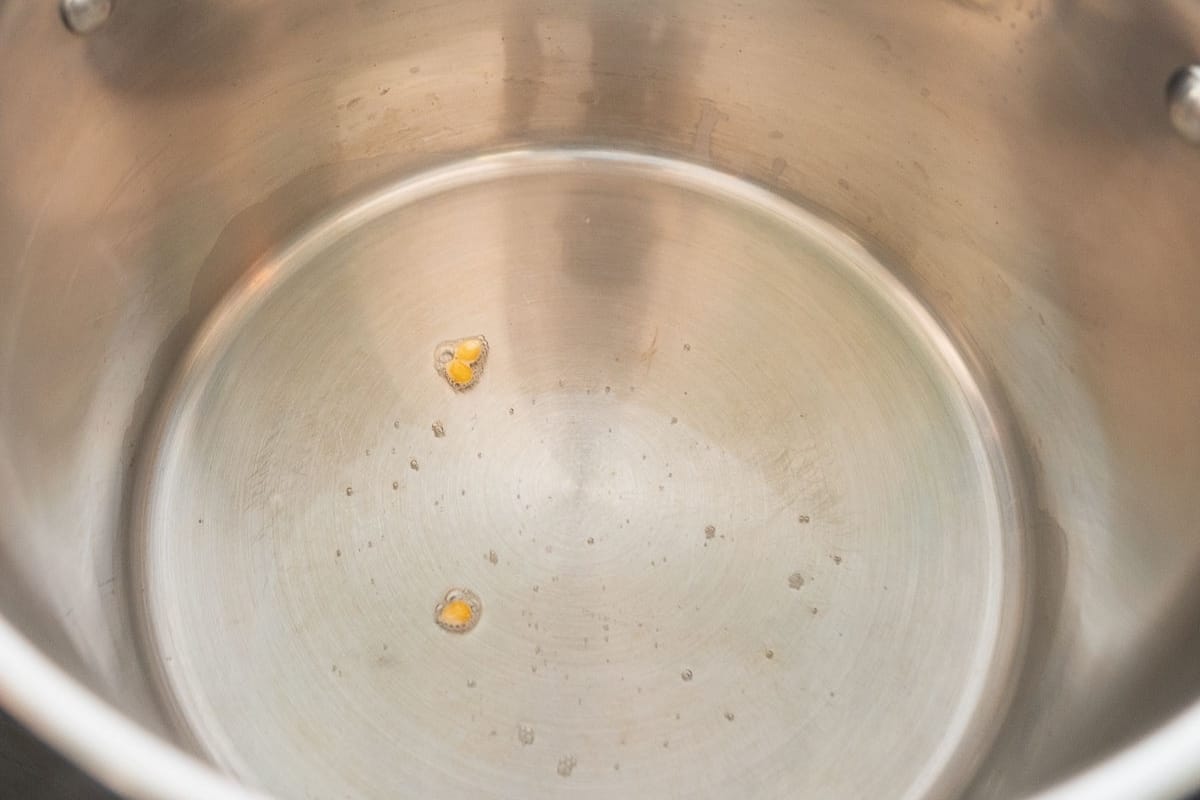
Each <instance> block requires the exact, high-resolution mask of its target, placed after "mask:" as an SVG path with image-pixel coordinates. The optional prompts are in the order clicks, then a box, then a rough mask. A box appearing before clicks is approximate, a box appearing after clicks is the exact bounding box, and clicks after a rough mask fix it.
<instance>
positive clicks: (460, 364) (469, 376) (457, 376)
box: [446, 358, 475, 386]
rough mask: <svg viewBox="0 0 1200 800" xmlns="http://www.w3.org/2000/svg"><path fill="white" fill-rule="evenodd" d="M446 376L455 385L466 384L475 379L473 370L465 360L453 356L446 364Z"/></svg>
mask: <svg viewBox="0 0 1200 800" xmlns="http://www.w3.org/2000/svg"><path fill="white" fill-rule="evenodd" d="M446 377H447V378H449V379H450V381H451V383H453V384H455V385H456V386H468V385H470V383H471V381H473V380H474V379H475V370H473V369H471V365H470V364H468V363H467V362H466V361H462V360H461V359H458V358H454V359H451V360H450V363H448V364H447V365H446Z"/></svg>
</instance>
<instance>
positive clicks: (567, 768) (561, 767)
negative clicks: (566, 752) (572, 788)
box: [558, 756, 576, 778]
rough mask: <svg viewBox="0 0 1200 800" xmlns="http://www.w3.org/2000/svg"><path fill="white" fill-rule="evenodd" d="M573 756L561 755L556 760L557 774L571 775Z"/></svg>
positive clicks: (573, 767)
mask: <svg viewBox="0 0 1200 800" xmlns="http://www.w3.org/2000/svg"><path fill="white" fill-rule="evenodd" d="M575 763H576V762H575V756H563V757H562V758H560V759H559V760H558V774H559V775H561V776H563V777H564V778H569V777H571V773H572V772H574V771H575Z"/></svg>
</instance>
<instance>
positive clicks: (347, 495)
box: [346, 486, 354, 497]
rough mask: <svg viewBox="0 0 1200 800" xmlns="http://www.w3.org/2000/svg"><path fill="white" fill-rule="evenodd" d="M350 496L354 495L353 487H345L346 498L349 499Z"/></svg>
mask: <svg viewBox="0 0 1200 800" xmlns="http://www.w3.org/2000/svg"><path fill="white" fill-rule="evenodd" d="M352 494H354V487H353V486H347V487H346V497H349V496H350V495H352Z"/></svg>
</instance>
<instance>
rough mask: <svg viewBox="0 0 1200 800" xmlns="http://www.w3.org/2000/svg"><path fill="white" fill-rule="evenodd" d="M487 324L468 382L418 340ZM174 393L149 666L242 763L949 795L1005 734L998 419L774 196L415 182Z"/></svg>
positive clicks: (694, 792)
mask: <svg viewBox="0 0 1200 800" xmlns="http://www.w3.org/2000/svg"><path fill="white" fill-rule="evenodd" d="M470 331H482V332H484V334H485V335H486V336H487V339H488V342H489V356H488V359H489V360H488V368H487V370H486V372H484V373H483V374H482V376H481V378H480V381H479V383H478V385H476V386H475V387H473V388H472V389H470V390H469V391H467V392H463V393H456V392H454V391H452V390H451V388H450V387H449V386H447V385H446V383H445V382H444V381H443V380H442V379H441V377H440V375H439V374H438V373H437V371H436V370H435V369H434V365H433V360H432V358H431V355H432V353H433V349H434V345H435V344H436V343H437V342H438V341H439V340H444V339H448V338H451V337H450V335H449V334H453V333H456V332H470ZM162 413H163V414H164V421H163V423H162V426H161V430H160V431H159V432H156V433H155V434H152V437H151V439H150V440H148V442H147V445H146V446H147V448H148V449H149V451H150V455H149V456H148V460H147V473H146V475H145V476H144V477H145V481H146V485H145V487H144V495H143V494H142V493H139V496H138V498H137V500H136V505H137V508H138V509H139V511H142V510H144V517H143V518H141V519H139V520H137V521H136V525H137V529H138V531H137V532H138V534H139V538H137V539H135V543H134V552H135V553H136V554H138V555H139V556H140V557H141V558H140V559H139V562H140V563H139V567H138V574H137V579H138V580H139V582H140V588H139V595H140V596H141V597H142V603H143V606H144V609H143V610H144V614H145V617H146V620H147V623H148V628H149V636H150V639H151V641H152V647H153V658H152V660H153V661H154V663H157V664H161V665H162V673H163V679H164V682H165V684H166V688H167V691H168V693H169V695H170V697H171V700H172V702H173V704H174V705H175V706H176V708H177V713H178V715H179V717H180V720H181V722H182V723H183V725H184V726H185V727H186V728H188V729H190V730H191V731H192V732H193V733H194V735H195V736H196V738H197V740H198V741H199V742H200V744H201V745H202V746H203V748H204V749H205V750H206V751H208V752H210V753H211V754H212V756H213V757H214V759H215V760H216V761H217V763H219V764H222V765H223V766H226V767H228V768H230V769H231V770H232V771H234V772H235V773H236V774H239V775H241V776H243V777H245V778H246V779H247V780H249V781H250V782H251V783H252V784H254V785H259V786H262V787H264V788H268V789H271V790H274V791H278V792H279V793H281V794H282V795H284V796H304V795H305V794H306V793H307V794H312V795H315V796H329V795H334V794H337V793H338V792H342V791H349V792H350V793H352V794H369V793H371V792H372V791H380V790H386V787H391V789H392V790H393V791H404V792H405V793H410V792H411V793H417V794H424V795H436V796H438V797H514V796H534V795H536V796H549V795H557V794H564V795H567V794H569V795H572V796H591V797H612V796H614V795H617V794H628V793H631V792H632V793H644V794H647V795H654V796H668V795H680V796H697V797H699V796H705V797H730V796H750V795H752V796H755V797H784V796H793V795H795V794H796V793H800V794H809V793H813V794H817V793H828V794H829V795H830V796H863V797H865V796H872V795H876V796H878V795H881V794H888V795H894V796H897V797H927V796H948V795H949V794H951V793H954V792H956V791H959V790H961V788H962V785H963V783H964V782H965V780H966V779H968V778H969V777H970V774H971V773H970V771H969V769H964V767H963V765H970V764H972V763H974V762H975V761H976V760H977V758H978V757H979V755H981V753H982V751H983V749H985V748H986V745H987V742H988V738H989V737H990V735H991V734H992V733H994V730H995V728H996V721H997V715H998V712H999V710H1000V708H1001V707H1002V702H1003V700H1004V699H1005V696H1006V695H1005V691H1006V687H1007V684H1008V683H1009V682H1010V679H1011V677H1012V676H1011V667H1012V665H1013V663H1014V659H1013V651H1014V649H1015V647H1016V644H1017V638H1016V631H1017V629H1018V627H1019V622H1020V620H1019V617H1020V614H1021V613H1022V602H1021V594H1020V593H1021V586H1020V575H1021V574H1022V565H1021V562H1020V549H1021V536H1022V531H1021V530H1020V529H1019V528H1018V525H1017V519H1016V511H1015V509H1016V499H1015V497H1014V495H1013V492H1012V487H1011V485H1010V483H1009V478H1008V474H1007V465H1006V463H1005V460H1004V456H1003V454H1002V453H1001V452H1000V451H998V450H997V449H996V447H997V434H996V432H995V430H994V426H993V424H992V423H991V421H990V419H989V418H988V410H987V409H986V407H985V406H984V405H983V403H982V399H981V398H980V396H979V393H978V389H977V387H976V386H975V385H974V384H973V382H972V381H971V379H970V377H969V375H968V374H967V372H966V370H965V369H964V366H963V364H962V362H961V360H960V359H959V358H958V356H957V354H956V353H955V352H954V351H953V349H952V348H951V346H950V345H949V342H948V341H947V340H946V338H945V336H944V335H943V334H942V333H941V332H940V331H939V330H938V329H937V328H936V326H935V325H934V324H933V322H932V320H931V319H930V318H929V317H928V316H927V315H926V314H925V313H924V311H923V310H922V309H921V307H920V306H919V304H918V303H917V302H916V301H915V299H914V298H912V297H911V295H908V294H907V293H906V292H905V291H904V290H903V289H902V288H901V286H900V284H899V283H898V282H897V281H895V280H894V279H893V278H892V277H891V276H890V274H889V273H888V272H887V271H886V270H885V268H884V267H882V266H881V265H880V264H878V263H877V262H875V261H874V260H873V259H871V257H870V256H869V255H868V254H867V253H866V252H865V251H864V250H862V248H861V247H859V246H858V245H857V244H856V243H855V242H854V241H853V240H852V239H850V238H849V237H846V236H845V235H844V234H841V233H840V232H838V231H836V229H833V228H831V227H829V226H826V225H824V224H822V223H820V222H819V221H817V220H816V219H815V218H813V217H811V216H809V215H806V214H803V213H802V212H800V211H799V210H798V209H796V208H794V207H790V206H789V205H788V204H786V203H785V202H783V201H781V200H779V199H778V198H776V197H773V196H771V195H769V194H767V193H766V192H763V191H762V190H759V189H756V188H754V187H753V186H751V185H749V184H746V183H742V182H738V181H736V180H733V179H730V178H727V177H725V176H723V175H721V174H719V173H716V172H712V171H707V170H702V169H699V168H697V167H695V166H691V165H686V164H683V163H680V162H670V161H665V160H662V159H653V158H645V157H640V158H639V157H633V156H629V155H622V154H618V153H611V152H590V151H559V152H554V151H550V152H543V153H539V152H526V153H515V154H511V155H503V156H493V157H488V158H483V159H476V160H472V161H467V162H465V163H463V164H461V165H457V166H452V167H448V168H446V169H443V170H437V171H434V172H431V173H428V174H423V175H420V176H417V177H415V178H413V179H411V180H409V181H406V182H403V183H401V184H398V185H396V186H394V187H390V188H388V189H385V190H383V191H381V192H380V193H379V194H376V195H374V196H371V197H369V198H366V199H365V200H363V201H362V202H361V203H357V204H354V205H351V206H350V207H349V208H347V209H345V210H342V211H341V212H339V213H336V214H335V215H334V216H332V217H331V218H330V219H328V220H326V221H324V222H322V223H320V224H318V225H317V226H316V227H315V228H314V229H313V230H312V231H311V232H307V233H305V234H303V235H301V237H300V238H299V239H298V240H297V241H296V242H294V243H292V244H289V245H287V246H286V247H284V248H283V249H282V251H281V252H280V253H279V254H278V255H277V256H272V257H268V258H267V259H266V260H265V261H264V262H263V263H261V264H259V265H258V266H256V267H255V269H254V270H253V271H251V273H250V274H249V275H248V276H247V278H246V280H245V281H244V282H243V283H242V284H241V285H240V287H239V288H237V289H235V290H234V292H233V293H232V294H231V295H230V296H229V297H228V298H227V299H226V300H225V301H224V302H223V303H222V305H221V307H219V308H218V309H217V311H216V312H215V313H214V316H213V317H212V319H211V320H210V322H209V323H208V324H207V325H206V327H205V329H204V330H203V331H202V332H201V333H200V335H199V337H198V340H197V345H196V348H195V349H194V350H193V351H192V352H191V353H190V354H189V355H188V356H187V357H185V360H184V366H183V372H182V374H181V375H180V377H179V379H178V384H177V385H176V387H175V388H173V389H172V390H171V392H170V393H169V394H168V395H167V397H166V398H165V400H164V405H163V410H162ZM434 428H436V429H438V430H440V431H441V432H442V433H443V434H444V435H442V436H437V435H436V433H435V432H434ZM449 587H463V588H469V589H470V590H471V591H473V592H475V593H476V594H477V595H478V597H479V598H480V599H481V600H482V606H483V608H484V609H486V612H485V613H483V614H482V615H481V618H480V621H479V624H478V626H477V627H475V628H474V629H472V630H471V631H470V632H468V633H466V634H464V635H448V634H447V632H446V631H444V630H443V629H442V628H440V627H438V626H437V625H436V624H434V620H433V615H432V613H431V610H432V609H433V607H434V605H435V604H436V603H438V602H439V601H440V600H441V599H442V595H443V594H444V593H445V592H446V590H447V588H449ZM881 715H882V716H886V717H887V718H889V719H894V720H906V721H907V722H906V725H905V730H904V732H903V735H898V734H899V733H900V731H899V729H896V734H891V735H880V731H879V727H880V721H879V720H880V717H881ZM526 728H527V729H528V730H529V731H530V733H529V734H522V730H523V729H526ZM314 731H321V732H328V733H333V732H336V735H334V736H331V737H330V738H329V739H328V740H326V741H325V742H324V743H323V744H322V745H321V746H320V747H316V748H315V747H314V742H313V741H312V736H313V734H312V732H314ZM527 740H528V741H527ZM864 761H866V762H868V763H871V764H872V765H873V768H872V769H871V770H863V769H862V767H861V765H862V763H863V762H864ZM564 764H565V765H567V766H565V767H564V766H563V765H564ZM814 764H819V765H821V766H820V768H819V769H815V768H814V766H813V765H814ZM564 778H569V781H564V780H563V779H564Z"/></svg>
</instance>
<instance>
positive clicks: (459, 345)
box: [433, 336, 488, 633]
mask: <svg viewBox="0 0 1200 800" xmlns="http://www.w3.org/2000/svg"><path fill="white" fill-rule="evenodd" d="M487 352H488V343H487V339H485V338H483V336H468V337H466V338H465V339H458V340H456V341H448V342H442V343H441V344H439V345H438V346H437V350H436V356H435V360H436V365H437V368H438V370H439V371H440V372H441V374H442V377H444V378H445V379H446V381H447V383H449V384H450V386H451V387H452V388H453V389H456V390H458V391H463V390H464V389H469V388H471V387H472V386H474V385H475V381H476V380H478V378H479V375H480V373H481V372H482V371H483V364H484V361H485V360H486V359H487ZM482 612H483V604H482V603H481V602H480V600H479V595H477V594H475V593H474V592H472V591H471V590H470V589H451V590H450V591H448V592H446V596H445V597H444V598H442V602H440V603H438V605H437V607H436V608H435V609H434V610H433V620H434V622H436V623H437V624H438V627H440V628H442V629H443V630H447V631H450V632H451V633H466V632H467V631H469V630H471V629H472V628H474V627H475V625H476V624H478V622H479V615H480V614H481V613H482Z"/></svg>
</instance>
